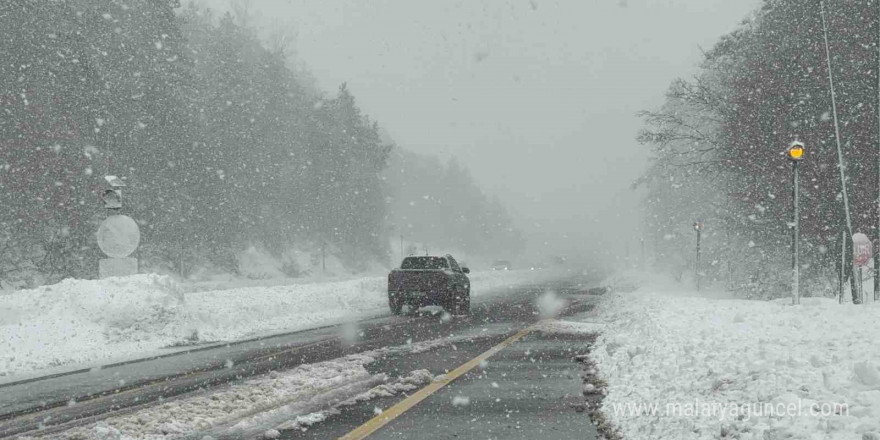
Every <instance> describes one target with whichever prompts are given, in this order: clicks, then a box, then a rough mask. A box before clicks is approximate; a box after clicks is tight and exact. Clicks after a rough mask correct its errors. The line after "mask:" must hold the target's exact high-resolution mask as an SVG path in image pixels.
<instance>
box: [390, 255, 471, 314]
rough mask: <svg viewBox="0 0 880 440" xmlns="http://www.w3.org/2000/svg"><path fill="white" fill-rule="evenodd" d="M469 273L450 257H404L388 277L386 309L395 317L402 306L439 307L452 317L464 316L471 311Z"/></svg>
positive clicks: (468, 270)
mask: <svg viewBox="0 0 880 440" xmlns="http://www.w3.org/2000/svg"><path fill="white" fill-rule="evenodd" d="M470 272H471V271H470V269H468V268H466V267H461V266H459V264H458V262H457V261H455V258H452V255H446V256H442V257H437V256H425V257H406V258H404V259H403V262H402V263H401V264H400V269H394V270H392V271H391V273H390V274H388V305H389V306H390V307H391V313H393V314H395V315H399V314H400V313H401V312H402V311H403V306H409V307H410V308H411V309H417V308H419V307H424V306H431V305H435V306H441V307H443V308H444V309H446V311H447V312H449V313H451V314H453V315H466V314H468V313H469V312H470V308H471V281H470V279H469V278H468V276H467V274H469V273H470Z"/></svg>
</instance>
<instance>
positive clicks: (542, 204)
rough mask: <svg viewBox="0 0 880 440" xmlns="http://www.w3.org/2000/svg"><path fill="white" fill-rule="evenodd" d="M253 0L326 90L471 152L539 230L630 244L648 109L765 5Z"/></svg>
mask: <svg viewBox="0 0 880 440" xmlns="http://www.w3.org/2000/svg"><path fill="white" fill-rule="evenodd" d="M206 3H208V4H209V5H211V6H215V7H219V8H223V7H227V6H228V4H229V0H207V1H206ZM250 3H251V5H252V6H251V7H252V9H253V10H254V12H255V13H257V14H258V15H259V18H258V21H259V22H260V23H261V25H263V24H262V23H264V25H265V26H266V27H267V28H268V27H271V26H278V25H279V23H284V24H285V25H286V26H287V27H288V28H289V29H295V34H296V49H295V50H296V52H297V56H298V57H299V58H300V59H301V60H302V61H303V62H304V63H305V64H306V65H307V66H308V68H309V70H311V71H312V73H313V74H314V76H315V77H316V78H317V80H318V82H319V85H320V86H321V87H322V88H323V89H325V90H327V91H333V90H335V89H336V88H337V87H338V86H339V84H341V83H343V82H347V83H348V85H349V87H350V88H351V89H352V91H353V92H354V94H355V96H356V98H357V99H358V102H359V104H360V106H361V107H362V108H363V109H364V111H365V112H367V113H368V114H369V115H370V116H371V117H372V118H373V119H375V120H377V121H379V123H380V124H381V125H382V126H383V127H384V128H385V129H386V130H387V131H388V132H389V133H390V134H391V136H392V137H394V139H395V140H396V141H397V142H398V143H399V144H400V145H401V146H403V147H404V148H407V149H410V150H414V151H417V152H423V153H436V154H438V155H440V156H443V157H449V156H450V155H454V156H456V157H458V158H459V159H460V160H461V161H462V162H464V163H466V164H467V165H468V166H469V167H470V168H471V170H472V172H473V174H474V176H475V177H476V178H477V180H478V181H479V183H480V184H481V185H482V186H483V188H484V189H485V190H486V192H487V193H490V194H495V195H498V196H499V197H501V199H502V200H503V201H504V202H505V203H506V204H507V205H508V207H509V208H510V209H511V211H512V212H513V213H515V214H516V215H517V216H518V217H519V218H520V222H521V224H522V225H523V226H524V227H526V228H528V229H530V230H532V231H534V230H535V229H537V228H538V227H537V226H536V225H540V230H542V231H544V232H545V233H546V234H547V235H549V236H551V237H556V238H559V237H562V236H563V235H565V236H567V237H568V238H567V240H569V241H572V242H576V243H577V245H578V246H580V245H583V244H588V245H593V244H594V247H598V246H601V247H603V248H613V249H615V251H616V252H618V253H622V252H623V247H624V245H623V244H622V243H617V244H616V245H614V246H610V247H609V245H608V243H607V241H608V239H609V238H611V237H624V236H630V237H632V238H630V239H629V240H630V243H631V244H632V245H634V243H636V242H637V238H636V237H637V236H638V235H639V233H638V228H639V221H638V213H637V210H636V206H637V204H638V197H637V195H636V194H634V193H633V192H632V191H630V190H629V189H628V186H629V185H630V183H631V182H632V181H633V180H634V179H635V178H636V177H637V176H638V175H639V174H640V172H641V171H642V170H643V168H644V164H645V149H644V148H643V147H641V146H639V145H638V144H637V143H636V142H635V140H634V137H635V135H636V133H637V131H638V129H639V128H640V121H639V120H638V119H637V118H636V117H635V113H636V112H637V111H639V110H642V109H647V108H655V107H657V106H659V104H660V103H661V102H662V96H663V93H664V91H665V90H666V87H667V86H668V84H669V82H670V81H671V80H672V79H674V78H675V77H679V76H688V75H690V74H692V73H693V72H694V71H695V68H694V66H695V64H696V63H697V62H699V59H700V50H701V48H706V49H708V48H710V47H711V46H712V45H713V43H714V42H715V41H716V40H717V38H718V37H720V36H721V35H723V34H725V33H727V32H729V31H731V30H733V29H734V28H735V27H736V26H737V25H738V24H739V22H740V21H741V20H742V19H743V18H744V17H745V16H746V15H747V14H748V13H749V12H751V11H752V10H754V9H755V8H756V7H758V6H759V4H760V1H759V0H509V1H502V0H449V1H443V0H251V2H250ZM543 240H544V238H541V239H539V240H538V241H543ZM549 240H552V241H554V242H559V241H560V240H553V239H552V238H550V239H549ZM618 240H619V238H618ZM533 241H535V240H533ZM533 244H534V243H533Z"/></svg>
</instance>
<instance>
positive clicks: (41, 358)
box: [0, 271, 549, 383]
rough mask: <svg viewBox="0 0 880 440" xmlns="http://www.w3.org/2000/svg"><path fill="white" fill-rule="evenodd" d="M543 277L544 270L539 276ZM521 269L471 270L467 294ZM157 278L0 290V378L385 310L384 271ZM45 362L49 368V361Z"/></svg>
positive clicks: (511, 279)
mask: <svg viewBox="0 0 880 440" xmlns="http://www.w3.org/2000/svg"><path fill="white" fill-rule="evenodd" d="M548 275H549V274H548ZM534 277H535V275H534V274H533V273H529V272H516V271H511V272H486V273H475V274H473V275H472V277H471V284H472V293H473V296H474V297H475V298H479V297H481V296H488V295H491V294H494V293H498V294H503V292H504V288H505V287H506V286H514V285H517V284H520V283H523V282H526V281H529V280H531V279H533V278H534ZM185 287H186V286H180V285H178V284H176V283H174V282H173V281H172V280H171V279H170V278H168V277H165V276H159V275H136V276H132V277H125V278H111V279H107V280H65V281H63V282H61V283H59V284H55V285H52V286H43V287H40V288H37V289H33V290H21V291H17V292H13V293H9V294H2V295H0V383H2V382H8V381H12V380H16V377H15V376H19V375H21V374H23V373H27V372H32V371H35V370H45V369H50V368H53V367H66V369H69V368H71V367H72V366H73V365H78V366H80V367H89V366H93V365H95V364H102V363H107V362H112V361H119V360H124V359H132V358H138V357H144V356H148V355H152V354H156V353H157V352H160V350H162V347H168V346H172V345H181V344H185V343H195V342H205V341H208V342H214V341H216V342H220V341H224V342H227V341H234V340H239V339H245V338H248V337H253V336H256V335H265V334H271V333H279V332H285V331H297V330H304V329H308V328H314V327H319V326H323V325H331V324H336V323H340V322H344V321H351V320H355V319H359V318H366V317H371V316H378V315H384V314H387V313H388V305H387V297H386V293H385V290H386V280H385V277H370V278H360V279H352V280H345V281H334V282H317V283H302V282H299V283H297V284H290V285H281V286H271V287H246V288H236V289H229V290H215V291H198V292H184V290H185ZM53 369H55V368H53Z"/></svg>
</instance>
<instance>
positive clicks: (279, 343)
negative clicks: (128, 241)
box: [0, 276, 596, 439]
mask: <svg viewBox="0 0 880 440" xmlns="http://www.w3.org/2000/svg"><path fill="white" fill-rule="evenodd" d="M591 282H594V280H591V279H590V278H589V277H585V276H577V277H569V278H567V279H563V280H559V281H555V282H549V283H540V284H533V285H524V286H521V287H519V288H516V289H510V290H505V291H504V292H498V294H494V295H486V297H485V299H479V298H475V299H474V302H473V304H472V309H471V314H470V315H469V316H467V317H454V318H453V319H440V317H439V315H434V314H431V313H416V314H412V315H408V316H385V317H380V318H377V319H371V320H367V321H362V322H360V323H358V328H359V330H360V331H361V332H362V336H361V337H360V338H359V339H358V341H357V343H354V344H351V343H347V342H346V341H344V340H343V338H341V337H340V335H341V334H342V331H341V330H340V328H339V327H336V326H334V327H325V328H320V329H314V330H309V331H302V332H296V333H290V334H283V335H276V336H271V337H266V338H260V339H254V340H249V341H242V342H238V343H233V344H218V345H211V346H205V347H194V348H191V349H188V350H177V351H175V352H172V353H169V354H168V355H166V356H162V357H158V358H152V359H144V360H138V361H132V362H125V363H120V364H115V365H107V366H103V367H101V368H93V369H88V370H81V371H74V372H69V373H66V374H61V375H56V376H49V377H41V378H33V379H28V380H24V381H19V382H12V383H6V384H0V438H6V437H15V436H18V435H22V434H27V435H43V436H46V437H49V438H51V437H52V434H54V433H58V432H60V431H62V430H64V429H68V428H71V427H74V426H82V425H86V424H89V423H93V422H95V421H99V420H102V419H104V418H107V417H110V416H114V415H118V414H125V413H129V412H132V411H134V410H137V409H140V408H144V407H146V406H149V405H153V404H155V403H156V402H157V401H160V400H162V399H169V398H175V397H179V396H186V395H190V394H192V393H206V392H210V390H211V389H213V388H217V387H223V386H226V385H227V384H229V383H236V382H238V381H241V380H242V379H244V378H247V377H252V376H256V375H260V374H265V373H267V372H269V371H276V370H286V369H290V368H293V367H296V366H298V365H302V364H307V363H313V362H320V361H326V360H331V359H335V358H338V357H341V356H344V355H347V354H352V353H358V352H362V351H367V350H372V349H376V348H381V347H391V346H400V345H405V344H410V343H415V342H423V341H431V340H435V339H438V338H444V337H449V336H453V335H457V334H458V335H461V334H467V335H473V336H472V337H468V338H466V339H463V340H461V341H460V342H457V343H455V344H451V345H448V346H444V347H441V348H439V349H436V350H429V351H426V352H421V353H404V354H398V355H393V356H389V357H386V358H384V359H379V360H377V361H375V362H373V363H370V364H368V365H367V369H368V370H370V371H371V372H376V373H378V372H384V373H386V374H388V375H389V376H403V375H405V374H407V373H408V372H410V371H414V370H417V369H427V370H429V371H431V372H432V373H433V374H444V373H449V372H453V371H454V370H456V368H458V367H460V366H461V365H463V364H466V363H467V362H468V361H472V360H473V359H474V358H476V357H477V356H479V355H481V354H482V353H484V352H486V351H487V350H489V349H491V348H493V347H496V346H497V345H498V344H499V343H502V341H505V340H506V339H508V338H510V337H511V336H512V335H515V334H517V333H521V330H523V329H524V328H528V327H529V326H530V325H531V324H533V323H535V322H537V321H538V320H539V319H540V313H539V310H538V307H537V306H536V299H537V298H538V297H539V296H540V295H541V294H543V293H545V292H546V291H548V290H553V291H555V292H557V293H558V295H559V296H560V297H561V298H564V299H565V300H566V302H567V306H566V307H565V308H564V309H563V310H562V314H563V315H567V314H573V313H578V312H583V311H586V310H588V309H589V308H590V307H592V302H593V297H591V296H589V295H586V294H585V291H586V290H587V288H588V287H591ZM590 338H591V337H590V336H589V335H560V334H544V333H542V332H539V331H533V332H529V333H526V334H523V335H522V336H521V337H520V338H519V339H518V340H516V341H515V342H512V343H510V344H509V345H505V346H504V347H503V348H502V349H500V351H498V352H497V353H495V354H493V355H492V356H491V357H489V358H488V359H486V360H484V361H482V362H479V366H477V367H475V368H473V369H471V370H469V371H467V372H465V373H464V374H462V375H461V376H460V377H457V378H455V380H452V381H451V382H449V383H448V384H447V385H446V386H443V387H440V388H439V389H437V390H436V391H435V392H433V393H432V394H430V395H429V396H427V397H426V398H424V400H422V401H420V402H418V403H417V404H415V405H413V406H412V407H411V408H409V409H408V410H407V411H404V412H401V413H400V414H396V415H395V417H393V419H392V418H390V414H391V412H389V413H383V414H389V416H387V417H385V419H386V420H385V421H384V422H383V425H384V426H382V427H380V428H378V429H377V430H375V432H372V434H371V435H370V436H369V438H371V439H372V438H375V439H383V438H395V439H401V438H419V439H422V438H443V439H447V438H448V439H469V438H480V439H492V438H499V439H500V438H504V439H514V438H522V439H535V438H543V439H557V438H558V439H565V438H579V439H589V438H595V437H596V434H595V429H594V428H593V426H592V424H591V423H590V422H589V420H588V418H587V415H586V413H585V412H583V396H582V395H581V380H580V376H579V373H580V367H579V364H577V363H575V362H573V360H572V358H573V357H574V356H575V355H578V354H584V353H586V350H587V347H588V345H589V343H590ZM230 365H231V367H230ZM405 399H407V396H406V395H401V396H393V397H385V398H379V399H373V400H370V401H368V402H363V403H361V404H357V405H353V406H347V407H345V408H344V409H343V410H342V411H341V413H339V414H337V415H334V416H331V417H329V418H328V419H327V420H325V421H324V422H322V423H318V424H315V425H312V426H311V427H309V428H308V429H294V430H288V431H283V432H281V437H282V438H288V439H299V438H303V439H305V438H310V439H319V438H320V439H324V438H339V437H343V436H345V435H346V434H349V433H350V432H351V431H353V430H356V429H358V428H361V429H363V425H364V424H365V423H369V422H370V421H371V419H374V418H376V414H377V413H379V412H381V411H383V410H388V409H389V408H393V407H394V405H396V404H398V403H400V402H402V401H404V400H405ZM71 402H76V404H75V405H71V404H70V403H71ZM373 424H374V425H375V424H376V422H375V420H374V421H373Z"/></svg>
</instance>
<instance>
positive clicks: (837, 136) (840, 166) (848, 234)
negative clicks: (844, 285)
mask: <svg viewBox="0 0 880 440" xmlns="http://www.w3.org/2000/svg"><path fill="white" fill-rule="evenodd" d="M819 13H820V15H821V17H822V34H823V36H824V39H825V61H826V64H827V67H828V86H829V88H830V89H831V90H830V91H831V113H832V115H834V139H835V141H836V142H837V168H838V170H839V171H840V192H841V194H842V195H843V211H844V214H845V216H846V236H845V237H844V242H845V243H846V242H848V241H849V240H852V236H853V228H852V217H851V216H850V213H849V194H848V193H847V190H846V180H847V179H846V161H845V160H844V159H843V147H842V146H841V144H840V122H839V120H838V117H837V93H836V92H835V90H834V72H833V71H832V70H831V49H830V47H829V45H828V22H827V21H826V20H825V2H824V1H823V0H819ZM847 269H849V270H846V269H844V266H842V267H841V271H843V273H844V274H846V273H850V274H852V265H851V264H850V265H849V266H848V267H847ZM845 276H846V275H844V277H845ZM850 281H851V283H850V285H851V287H852V289H853V302H854V303H856V304H858V303H859V301H860V300H859V299H857V298H856V297H855V279H854V278H853V277H852V275H850Z"/></svg>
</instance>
